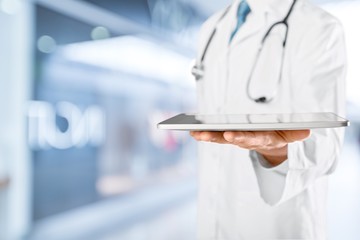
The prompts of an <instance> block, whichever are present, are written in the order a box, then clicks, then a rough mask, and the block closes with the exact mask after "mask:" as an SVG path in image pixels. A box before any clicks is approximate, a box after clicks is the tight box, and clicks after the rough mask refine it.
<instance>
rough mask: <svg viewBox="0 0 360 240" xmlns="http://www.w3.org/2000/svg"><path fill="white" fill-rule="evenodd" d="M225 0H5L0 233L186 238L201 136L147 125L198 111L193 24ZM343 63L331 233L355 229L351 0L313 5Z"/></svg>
mask: <svg viewBox="0 0 360 240" xmlns="http://www.w3.org/2000/svg"><path fill="white" fill-rule="evenodd" d="M230 2H231V1H229V0H223V1H215V0H212V1H209V0H207V1H206V0H192V1H190V0H131V1H125V0H82V1H81V0H62V1H56V0H33V1H30V0H0V31H1V37H0V112H1V118H0V240H13V239H14V240H17V239H34V240H35V239H36V240H38V239H39V240H43V239H49V240H51V239H61V240H62V239H76V240H82V239H86V240H88V239H94V240H95V239H96V240H97V239H121V240H142V239H150V240H169V239H171V240H191V239H195V231H196V192H197V183H196V174H197V163H196V161H197V160H196V154H197V153H196V144H195V142H194V141H193V140H192V139H191V138H190V137H189V136H188V135H187V134H186V133H179V132H171V131H159V130H157V129H156V123H158V122H159V121H161V120H163V119H165V118H167V117H169V116H172V115H174V114H176V113H179V112H194V111H196V108H195V101H196V95H195V83H194V79H193V78H192V76H191V74H190V69H191V66H192V62H193V58H194V56H195V52H196V46H197V37H198V31H199V28H200V26H201V24H202V23H203V22H204V21H205V20H206V18H207V17H209V16H210V15H211V14H212V13H214V12H215V11H217V10H219V9H221V8H223V7H225V6H226V5H228V4H229V3H230ZM314 2H315V3H316V4H318V5H320V6H321V7H323V8H325V9H327V10H328V11H330V12H331V13H332V14H334V15H335V16H337V17H338V18H339V19H340V20H341V21H342V23H343V25H344V29H345V33H346V40H347V45H348V46H347V47H348V59H349V71H348V82H347V95H348V116H347V117H348V118H349V119H350V120H351V122H352V125H351V127H349V128H348V129H347V133H346V140H345V145H344V151H343V154H342V160H341V162H340V163H339V166H338V169H337V171H336V172H335V174H334V175H333V176H332V177H331V178H330V192H329V207H328V208H329V216H328V219H329V236H330V239H333V240H337V239H347V240H351V239H358V236H359V235H360V230H359V228H358V224H359V222H360V207H359V204H358V203H359V202H360V188H359V186H358V184H359V183H360V97H359V95H358V92H359V89H360V81H359V80H360V79H359V78H360V68H359V67H358V66H357V65H358V63H359V62H360V47H359V44H358V43H359V42H360V31H359V30H358V23H359V22H360V17H359V15H358V12H360V1H358V0H356V1H355V0H353V1H341V0H333V1H331V0H329V1H326V0H323V1H320V0H318V1H314Z"/></svg>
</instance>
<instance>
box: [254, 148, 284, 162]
mask: <svg viewBox="0 0 360 240" xmlns="http://www.w3.org/2000/svg"><path fill="white" fill-rule="evenodd" d="M287 150H288V147H287V145H285V146H284V147H282V148H276V149H271V150H256V151H257V152H258V153H260V154H261V155H262V156H263V157H264V159H265V160H266V161H268V162H269V164H270V165H272V166H274V167H275V166H277V165H279V164H281V163H283V162H284V161H285V160H286V159H287V152H288V151H287Z"/></svg>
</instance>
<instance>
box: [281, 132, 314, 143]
mask: <svg viewBox="0 0 360 240" xmlns="http://www.w3.org/2000/svg"><path fill="white" fill-rule="evenodd" d="M277 133H278V134H279V135H280V136H281V137H282V138H283V139H284V140H285V141H286V142H288V143H292V142H296V141H301V140H304V139H305V138H308V137H309V136H310V133H311V132H310V130H308V129H306V130H284V131H277Z"/></svg>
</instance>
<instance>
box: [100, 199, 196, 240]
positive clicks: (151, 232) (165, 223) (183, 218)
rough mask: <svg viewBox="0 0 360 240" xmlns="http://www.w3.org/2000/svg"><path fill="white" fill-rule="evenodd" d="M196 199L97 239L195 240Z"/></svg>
mask: <svg viewBox="0 0 360 240" xmlns="http://www.w3.org/2000/svg"><path fill="white" fill-rule="evenodd" d="M195 236H196V199H195V198H194V199H191V200H189V201H187V202H185V203H183V204H182V205H180V206H177V207H176V208H173V209H170V210H166V211H164V212H162V213H160V214H159V215H158V216H156V217H155V218H152V219H149V220H148V221H143V222H138V223H136V224H135V225H133V226H131V227H129V228H128V229H126V230H118V231H116V230H115V231H114V232H111V233H109V234H108V235H106V236H103V237H100V238H96V240H119V239H121V240H168V239H171V240H185V239H186V240H193V239H195V238H196V237H195Z"/></svg>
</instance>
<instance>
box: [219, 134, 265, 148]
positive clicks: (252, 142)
mask: <svg viewBox="0 0 360 240" xmlns="http://www.w3.org/2000/svg"><path fill="white" fill-rule="evenodd" d="M223 136H224V139H225V140H226V141H228V142H231V143H232V144H235V145H237V146H239V147H242V148H246V149H256V148H258V147H259V146H262V145H264V136H263V134H258V132H243V131H239V132H225V133H224V134H223Z"/></svg>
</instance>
